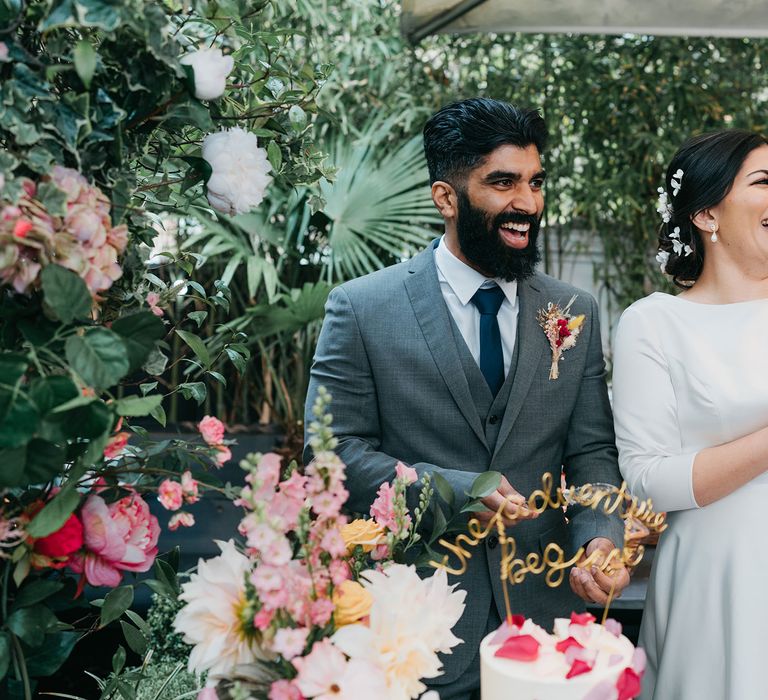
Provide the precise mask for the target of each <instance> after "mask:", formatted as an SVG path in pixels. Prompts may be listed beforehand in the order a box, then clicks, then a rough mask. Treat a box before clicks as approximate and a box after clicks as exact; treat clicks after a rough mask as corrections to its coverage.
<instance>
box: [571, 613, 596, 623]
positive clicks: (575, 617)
mask: <svg viewBox="0 0 768 700" xmlns="http://www.w3.org/2000/svg"><path fill="white" fill-rule="evenodd" d="M594 621H595V616H594V615H592V614H591V613H580V614H579V613H575V612H572V613H571V624H574V625H588V624H589V623H590V622H594Z"/></svg>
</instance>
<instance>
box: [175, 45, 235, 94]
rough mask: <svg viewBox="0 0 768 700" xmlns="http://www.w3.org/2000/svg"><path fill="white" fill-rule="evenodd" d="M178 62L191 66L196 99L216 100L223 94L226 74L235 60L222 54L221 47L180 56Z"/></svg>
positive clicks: (229, 71)
mask: <svg viewBox="0 0 768 700" xmlns="http://www.w3.org/2000/svg"><path fill="white" fill-rule="evenodd" d="M180 63H181V64H182V65H185V66H191V67H192V72H193V73H194V76H195V97H196V98H197V99H198V100H217V99H218V98H219V97H221V96H222V95H223V94H224V88H225V87H226V85H227V76H228V75H229V74H230V73H231V72H232V68H234V65H235V61H234V59H233V58H232V56H224V55H223V54H222V53H221V49H201V50H200V51H195V52H193V53H188V54H187V55H186V56H182V58H181V61H180Z"/></svg>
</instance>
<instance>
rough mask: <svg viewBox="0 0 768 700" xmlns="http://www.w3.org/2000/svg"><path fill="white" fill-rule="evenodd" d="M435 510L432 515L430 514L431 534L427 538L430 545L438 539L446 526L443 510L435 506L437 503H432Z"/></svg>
mask: <svg viewBox="0 0 768 700" xmlns="http://www.w3.org/2000/svg"><path fill="white" fill-rule="evenodd" d="M434 506H435V509H434V513H433V514H432V517H433V524H432V534H431V535H430V536H429V542H430V544H431V543H432V542H434V541H435V540H437V539H438V538H440V537H441V536H442V534H443V533H444V532H445V529H446V527H447V526H448V522H447V521H446V519H445V515H444V513H443V509H442V508H441V507H440V506H439V505H438V504H437V501H435V503H434Z"/></svg>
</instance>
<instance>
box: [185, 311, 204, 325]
mask: <svg viewBox="0 0 768 700" xmlns="http://www.w3.org/2000/svg"><path fill="white" fill-rule="evenodd" d="M187 316H188V317H189V318H191V319H192V320H193V321H194V322H195V323H196V324H197V327H198V328H200V326H202V325H203V321H205V319H206V318H208V312H207V311H190V312H189V313H188V314H187Z"/></svg>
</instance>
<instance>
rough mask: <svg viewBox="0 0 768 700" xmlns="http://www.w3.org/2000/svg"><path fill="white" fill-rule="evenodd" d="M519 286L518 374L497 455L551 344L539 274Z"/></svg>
mask: <svg viewBox="0 0 768 700" xmlns="http://www.w3.org/2000/svg"><path fill="white" fill-rule="evenodd" d="M517 289H518V292H517V293H518V297H519V299H520V312H519V316H518V321H517V339H516V341H515V344H516V345H517V346H518V359H517V368H516V369H515V370H514V371H515V375H514V379H513V380H512V387H511V389H510V392H509V401H508V402H507V408H506V410H505V411H504V418H503V419H502V422H501V428H500V429H499V436H498V438H497V439H496V449H495V451H494V458H495V457H496V454H497V453H498V452H499V450H500V449H501V448H502V447H503V446H504V443H505V441H506V440H507V438H508V437H509V433H510V431H511V430H512V426H513V425H514V424H515V421H516V420H517V417H518V415H519V414H520V409H521V408H522V407H523V402H524V401H525V397H526V396H527V395H528V390H529V389H530V388H531V382H532V381H533V377H534V375H535V374H536V368H537V367H538V365H539V361H540V360H541V353H542V351H544V350H546V348H547V341H546V338H545V336H544V331H542V330H541V327H540V326H539V322H538V320H537V319H536V316H537V314H538V311H539V309H540V308H542V307H543V306H544V304H545V302H544V298H543V294H542V292H541V283H540V281H539V279H538V278H537V276H533V277H532V278H530V279H527V280H523V281H522V282H519V283H518V286H517Z"/></svg>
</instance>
